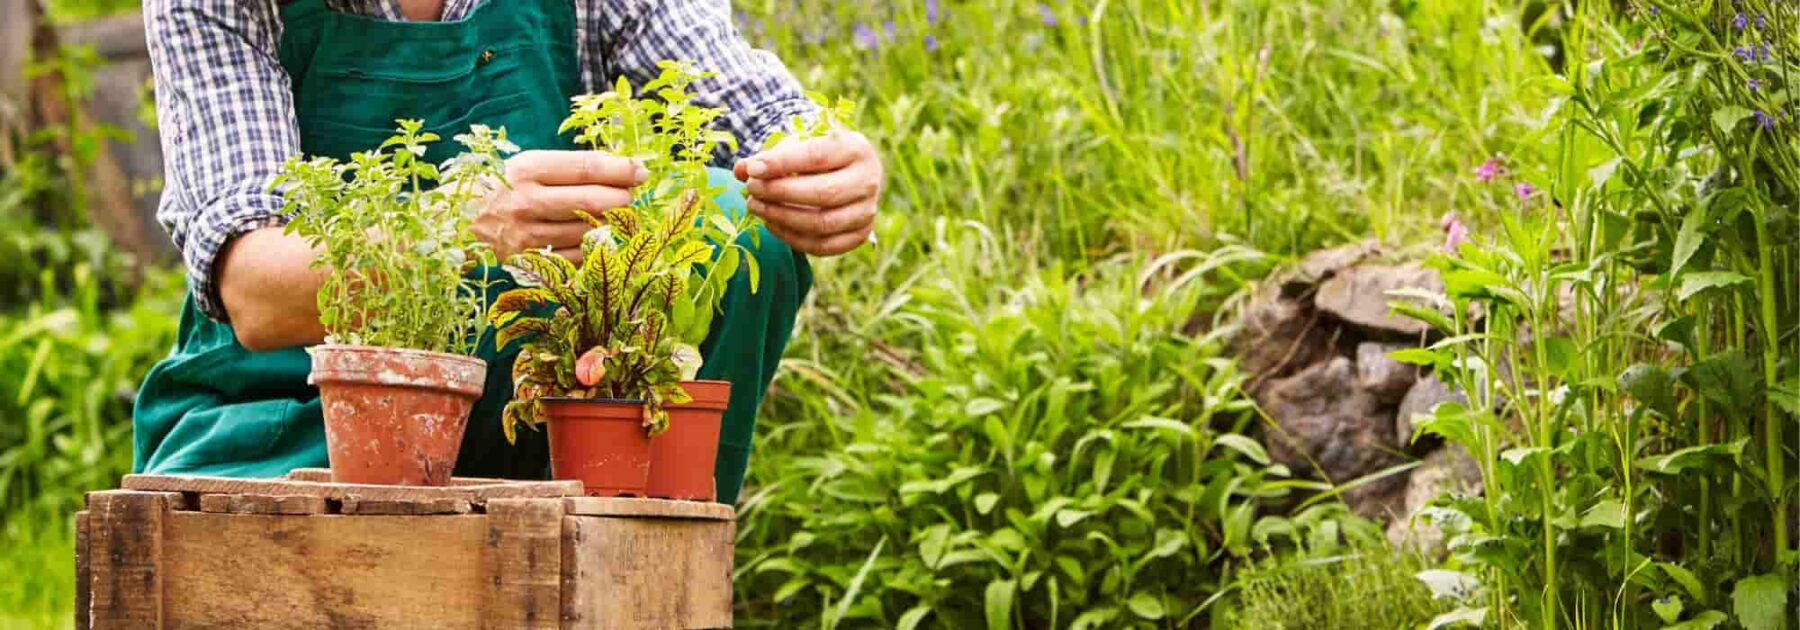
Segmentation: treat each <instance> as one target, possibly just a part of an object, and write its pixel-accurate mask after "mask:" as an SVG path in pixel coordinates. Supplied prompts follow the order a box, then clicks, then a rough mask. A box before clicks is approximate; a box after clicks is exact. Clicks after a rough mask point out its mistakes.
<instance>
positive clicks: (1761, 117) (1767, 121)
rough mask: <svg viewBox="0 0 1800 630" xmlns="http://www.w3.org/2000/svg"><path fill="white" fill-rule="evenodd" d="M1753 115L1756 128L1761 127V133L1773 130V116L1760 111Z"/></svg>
mask: <svg viewBox="0 0 1800 630" xmlns="http://www.w3.org/2000/svg"><path fill="white" fill-rule="evenodd" d="M1753 115H1754V116H1756V126H1758V127H1761V128H1762V130H1763V131H1774V130H1775V118H1774V117H1773V116H1770V115H1768V114H1765V113H1762V112H1760V111H1759V112H1755V113H1754V114H1753Z"/></svg>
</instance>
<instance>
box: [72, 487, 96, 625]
mask: <svg viewBox="0 0 1800 630" xmlns="http://www.w3.org/2000/svg"><path fill="white" fill-rule="evenodd" d="M88 560H89V556H88V513H87V510H82V511H80V512H76V513H75V627H76V628H77V629H78V630H87V628H88V589H90V588H93V586H92V582H90V581H89V576H90V575H91V574H90V573H89V571H88Z"/></svg>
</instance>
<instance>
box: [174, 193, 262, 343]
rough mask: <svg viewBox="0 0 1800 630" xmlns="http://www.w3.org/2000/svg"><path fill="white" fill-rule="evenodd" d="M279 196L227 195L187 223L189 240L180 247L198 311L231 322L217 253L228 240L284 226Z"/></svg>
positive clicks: (223, 247)
mask: <svg viewBox="0 0 1800 630" xmlns="http://www.w3.org/2000/svg"><path fill="white" fill-rule="evenodd" d="M283 205H285V204H284V201H283V200H282V198H281V197H280V196H278V195H272V194H245V195H237V196H233V197H226V198H223V199H220V200H218V201H215V202H214V203H213V204H212V205H210V206H208V207H207V208H206V210H205V211H203V212H201V213H200V216H197V217H194V222H193V223H192V224H191V225H189V226H188V239H187V243H186V246H185V247H183V248H182V252H181V256H182V260H183V261H184V262H185V263H187V272H188V287H190V289H191V290H192V291H193V294H194V302H195V303H196V304H198V305H199V306H200V312H202V313H205V314H206V316H207V317H208V318H210V319H212V320H213V321H217V322H220V323H230V321H231V316H230V314H229V313H226V312H225V302H224V300H223V299H222V298H221V297H220V296H219V283H218V269H217V265H218V261H219V252H221V251H223V250H224V249H225V245H226V244H227V243H230V242H231V239H234V238H237V237H239V236H242V235H244V234H247V233H249V232H253V231H256V230H259V229H262V228H266V227H274V226H279V225H286V224H287V218H286V217H285V216H283V215H282V213H281V209H282V206H283Z"/></svg>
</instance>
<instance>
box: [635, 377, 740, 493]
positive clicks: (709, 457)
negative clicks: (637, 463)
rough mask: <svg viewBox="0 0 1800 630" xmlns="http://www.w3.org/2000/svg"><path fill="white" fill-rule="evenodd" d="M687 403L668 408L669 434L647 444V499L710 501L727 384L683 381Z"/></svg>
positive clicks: (729, 385) (665, 432)
mask: <svg viewBox="0 0 1800 630" xmlns="http://www.w3.org/2000/svg"><path fill="white" fill-rule="evenodd" d="M681 388H682V389H684V390H687V393H688V396H689V397H690V398H693V400H692V401H691V402H688V403H685V404H680V405H669V407H668V411H669V430H668V431H664V432H663V434H662V435H659V436H657V437H655V438H653V439H652V440H651V441H650V442H651V444H650V458H651V464H650V496H652V497H655V498H659V499H683V500H688V501H712V500H714V499H715V498H717V496H718V494H717V492H716V490H715V488H714V483H713V468H714V465H715V463H716V462H717V461H718V456H719V422H720V420H721V418H722V417H723V416H724V414H725V405H726V403H729V402H731V383H729V382H726V381H684V382H682V384H681Z"/></svg>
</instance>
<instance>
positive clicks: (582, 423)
mask: <svg viewBox="0 0 1800 630" xmlns="http://www.w3.org/2000/svg"><path fill="white" fill-rule="evenodd" d="M543 403H544V415H546V416H548V417H547V418H546V419H545V423H544V424H545V426H546V427H547V432H548V433H549V437H550V476H552V477H555V478H557V479H576V480H579V481H581V485H582V486H583V487H585V488H586V489H587V494H588V495H590V496H597V497H617V496H637V497H641V496H646V487H647V486H648V484H649V480H650V435H649V434H648V433H646V432H645V431H644V403H642V402H639V401H635V400H585V399H580V398H545V399H543Z"/></svg>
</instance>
